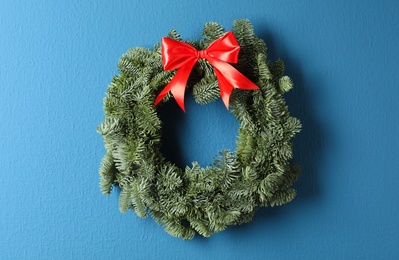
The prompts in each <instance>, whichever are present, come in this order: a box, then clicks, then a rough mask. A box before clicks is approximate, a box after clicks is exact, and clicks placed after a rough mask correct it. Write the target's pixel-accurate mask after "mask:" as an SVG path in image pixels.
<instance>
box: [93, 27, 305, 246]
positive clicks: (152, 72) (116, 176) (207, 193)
mask: <svg viewBox="0 0 399 260" xmlns="http://www.w3.org/2000/svg"><path fill="white" fill-rule="evenodd" d="M232 31H233V33H234V35H235V37H236V39H237V40H238V42H239V44H240V47H241V50H240V52H239V59H238V63H237V64H234V67H235V68H236V69H237V70H238V71H240V72H241V73H242V74H244V75H245V76H246V77H247V78H248V79H249V80H251V81H252V82H254V83H256V85H257V86H258V87H259V90H257V91H246V90H240V89H234V90H233V92H232V94H231V97H230V111H231V112H232V113H233V114H234V115H235V116H236V118H237V120H238V121H239V122H240V127H239V129H238V138H237V142H236V145H237V147H236V150H235V151H234V152H231V151H226V150H224V151H222V152H220V155H219V156H218V157H216V158H215V159H214V162H213V164H212V165H210V166H207V167H205V168H202V167H201V166H200V165H199V164H198V163H197V162H193V163H192V166H191V167H189V166H187V167H186V168H185V169H181V168H179V167H177V166H176V165H174V164H173V163H171V162H169V161H167V160H166V159H165V158H164V156H163V154H162V153H161V150H160V148H161V135H162V122H161V120H160V118H159V116H158V111H157V110H158V109H162V108H161V106H162V103H163V102H167V101H168V100H169V99H170V98H171V97H173V96H172V95H171V94H170V93H168V94H167V95H166V96H165V97H164V98H163V100H162V101H163V102H161V105H159V106H156V107H154V100H155V98H156V96H157V95H158V94H159V93H160V91H161V90H162V89H163V88H164V87H165V85H167V84H168V83H169V82H170V81H171V79H172V78H173V77H174V75H175V73H176V72H175V71H165V70H164V69H163V66H162V56H161V45H160V44H156V45H155V47H154V49H153V50H150V49H146V48H134V49H131V50H129V51H128V52H127V53H126V54H125V55H123V56H122V57H121V58H120V61H119V64H118V67H119V72H120V74H119V75H117V76H115V77H114V78H113V79H112V82H111V84H110V85H109V88H108V90H107V97H106V98H104V112H105V120H104V121H103V122H102V123H101V124H100V126H99V127H98V129H97V131H98V132H99V133H100V134H101V135H103V138H104V142H105V148H106V150H107V152H106V154H105V156H104V158H103V160H102V162H101V166H100V176H101V182H100V187H101V189H102V192H103V193H104V194H109V193H110V192H111V189H112V187H113V186H119V188H120V197H119V204H120V206H119V207H120V210H121V211H122V212H126V211H127V210H128V209H129V208H131V209H133V210H134V212H136V213H137V215H138V216H139V217H146V216H147V214H150V215H152V217H153V218H154V219H155V220H156V222H158V223H159V224H160V225H162V226H164V227H165V230H166V232H168V233H169V234H171V235H172V236H176V237H182V238H183V239H191V238H192V237H193V236H194V235H195V233H198V234H200V235H202V236H205V237H209V236H211V235H212V234H213V233H216V232H219V231H222V230H224V229H226V228H227V227H228V226H232V225H237V224H242V223H246V222H249V221H251V219H252V217H253V215H254V213H255V211H256V210H257V209H258V208H260V207H265V206H276V205H282V204H284V203H287V202H290V201H291V200H292V199H293V198H294V197H295V195H296V191H295V190H294V189H293V188H292V187H291V186H292V184H293V182H294V181H295V180H296V179H297V177H298V175H299V167H298V166H297V165H296V164H294V163H292V162H291V159H292V156H293V153H292V141H291V140H292V138H293V137H294V136H295V134H296V133H298V132H299V131H300V129H301V124H300V121H299V120H298V119H296V118H294V117H291V116H290V114H289V111H288V108H287V106H286V104H285V100H284V97H283V94H284V93H285V92H287V91H289V90H290V89H291V88H292V86H293V84H292V81H291V79H290V78H289V77H288V76H285V75H284V65H283V62H282V61H281V60H277V61H276V62H275V63H271V62H269V61H267V60H266V45H265V43H264V41H263V40H261V39H259V38H257V37H256V36H255V34H254V31H253V28H252V25H251V24H250V22H249V21H247V20H236V21H234V25H233V28H232ZM223 35H225V30H224V29H223V27H221V26H220V25H219V24H217V23H213V22H211V23H206V25H205V28H204V30H203V38H202V39H201V40H200V41H188V42H187V43H188V44H190V45H192V46H194V47H195V48H196V49H197V50H204V49H206V48H207V47H208V46H209V45H210V44H211V43H212V42H213V41H215V40H216V39H219V38H220V37H222V36H223ZM167 37H168V38H171V39H174V40H177V41H182V39H181V37H180V35H179V34H178V33H177V32H176V31H174V30H172V31H171V32H170V33H169V34H168V36H167ZM187 87H188V88H191V89H192V93H193V95H194V98H195V100H196V102H198V103H199V104H207V103H209V102H212V101H215V100H216V99H218V98H219V97H220V94H219V85H218V81H217V78H216V75H215V72H214V68H213V67H212V66H211V65H210V64H209V62H207V61H205V60H203V59H199V60H198V62H197V63H196V65H195V67H194V69H193V70H192V72H191V74H190V77H189V80H188V83H187ZM226 112H227V111H226Z"/></svg>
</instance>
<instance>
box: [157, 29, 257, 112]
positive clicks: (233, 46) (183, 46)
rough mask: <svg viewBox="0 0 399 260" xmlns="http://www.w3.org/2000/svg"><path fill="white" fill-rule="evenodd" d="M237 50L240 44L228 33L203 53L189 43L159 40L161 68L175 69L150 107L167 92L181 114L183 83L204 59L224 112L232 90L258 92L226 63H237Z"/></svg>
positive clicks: (252, 84) (247, 80)
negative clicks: (216, 82) (212, 76)
mask: <svg viewBox="0 0 399 260" xmlns="http://www.w3.org/2000/svg"><path fill="white" fill-rule="evenodd" d="M239 51H240V45H239V44H238V42H237V40H236V38H235V37H234V34H233V33H232V32H228V33H226V34H225V35H224V36H223V37H221V38H219V39H217V40H215V41H214V42H212V43H211V44H210V45H209V46H208V48H207V49H206V50H199V51H198V50H196V49H195V48H194V47H193V46H191V45H190V44H187V43H184V42H179V41H175V40H173V39H170V38H162V65H163V67H164V70H174V69H179V70H178V71H177V72H176V74H175V76H174V77H173V79H172V80H171V81H170V82H169V83H168V85H166V87H165V88H164V89H163V90H162V91H161V93H159V95H158V96H157V98H156V99H155V104H154V106H156V105H157V104H158V103H159V102H161V100H162V99H163V98H164V97H165V96H166V95H167V94H168V92H169V91H171V92H172V94H173V97H174V98H175V100H176V102H177V103H178V104H179V106H180V107H181V109H183V111H184V112H185V111H186V110H185V108H184V92H185V89H186V85H187V80H188V77H189V76H190V72H191V70H192V68H193V67H194V65H195V63H197V60H198V59H201V58H203V59H206V60H207V61H208V62H209V63H210V64H212V66H213V67H214V70H215V73H216V78H217V80H218V83H219V88H220V96H221V97H222V100H223V102H224V104H225V106H226V108H227V109H228V108H229V98H230V94H231V92H232V91H233V88H240V89H245V90H251V89H252V90H255V89H259V88H258V86H256V85H255V84H254V83H252V82H251V81H250V80H249V79H247V78H246V77H245V76H244V75H243V74H241V73H240V72H239V71H238V70H236V69H235V68H234V67H233V66H231V65H230V64H228V63H227V62H229V63H237V62H238V53H239Z"/></svg>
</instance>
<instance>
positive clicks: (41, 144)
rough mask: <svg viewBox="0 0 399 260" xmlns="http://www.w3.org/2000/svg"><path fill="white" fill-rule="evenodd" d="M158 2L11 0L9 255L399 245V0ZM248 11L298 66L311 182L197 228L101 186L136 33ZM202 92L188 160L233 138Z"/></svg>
mask: <svg viewBox="0 0 399 260" xmlns="http://www.w3.org/2000/svg"><path fill="white" fill-rule="evenodd" d="M154 2H155V1H144V0H135V1H94V0H93V1H77V0H74V1H49V0H48V1H46V0H38V1H26V0H18V1H17V0H13V1H1V2H0V115H1V121H0V137H1V142H0V183H1V188H0V259H123V258H125V259H144V258H146V259H212V258H215V259H322V258H325V259H352V258H355V259H363V258H370V259H395V258H396V259H397V255H398V254H399V247H398V244H399V223H398V214H399V203H398V202H397V200H398V199H399V188H398V187H399V175H398V173H399V172H398V168H399V160H398V151H397V149H398V148H399V137H398V132H399V123H398V122H399V121H398V119H397V117H398V112H399V111H398V110H399V104H398V101H397V100H398V94H399V86H398V82H399V70H398V60H399V47H398V46H399V33H398V24H399V16H398V12H399V2H397V1H393V0H392V1H388V0H387V1H377V0H374V1H371V0H370V1H347V0H337V1H316V0H313V1H311V0H308V1H295V2H294V1H281V0H279V1H264V0H258V1H255V0H253V1H238V0H234V1H232V0H230V1H228V0H219V1H210V0H204V1H197V2H195V3H193V2H191V1H181V0H173V1H160V0H159V1H157V2H158V3H154ZM237 18H248V19H250V21H251V22H252V23H253V25H254V27H255V31H256V33H257V35H258V36H259V37H261V38H263V39H264V40H265V41H266V43H267V44H268V47H269V50H268V51H269V59H271V60H275V59H277V58H282V59H283V60H284V61H285V62H286V69H287V74H288V75H290V76H291V77H292V78H293V80H294V82H295V89H294V90H293V91H292V92H290V93H288V94H287V95H286V98H287V102H288V104H289V106H290V111H291V113H292V114H293V115H294V116H297V117H299V118H300V119H301V120H302V123H303V126H304V128H303V131H302V132H301V133H300V134H299V135H298V136H297V138H296V144H295V152H296V153H295V160H297V161H299V162H300V163H301V164H302V169H303V174H302V175H301V178H300V179H299V181H298V182H297V183H296V184H295V187H296V188H297V190H298V197H297V199H296V200H294V201H293V202H292V203H290V204H287V205H285V206H283V207H278V208H272V209H265V210H261V211H259V212H258V214H257V215H256V217H255V219H254V221H253V222H251V223H250V224H246V225H242V226H238V227H233V228H230V229H228V230H226V231H224V232H221V233H219V234H216V235H215V236H213V237H211V238H210V239H204V238H200V237H197V238H195V239H194V240H192V241H183V240H180V239H176V238H173V237H171V236H169V235H168V234H166V233H165V232H164V231H163V229H162V228H161V227H159V226H158V225H157V224H156V223H155V222H154V221H153V220H152V219H151V218H147V219H139V218H138V217H137V216H136V215H134V214H132V213H127V214H121V213H120V212H119V211H118V194H117V192H114V193H113V194H112V195H110V196H109V197H106V196H102V195H101V193H100V190H99V188H98V181H99V176H98V166H99V163H100V160H101V158H102V156H103V154H104V152H105V150H104V148H103V141H102V138H101V136H100V135H98V134H97V133H96V132H95V129H96V127H97V125H98V124H99V123H100V122H101V121H102V120H103V118H104V114H103V111H102V98H103V97H104V95H105V91H106V88H107V85H108V83H109V82H110V80H111V78H112V75H114V74H115V73H117V67H116V65H117V61H118V58H119V57H120V55H121V54H123V53H125V51H126V50H127V49H128V48H131V47H135V46H146V47H152V46H153V44H155V43H156V42H158V41H159V40H160V38H161V37H162V36H164V35H165V34H166V33H167V32H168V31H169V30H170V29H172V28H175V29H177V30H178V31H179V32H180V33H181V35H182V36H183V37H184V38H185V39H195V38H199V37H200V33H201V31H202V27H203V25H204V23H205V22H207V21H216V22H219V23H221V24H223V25H224V26H225V27H226V28H228V29H229V28H230V26H231V24H232V21H233V20H234V19H237ZM188 99H189V98H188ZM187 103H188V104H187V111H188V112H187V114H186V116H187V119H186V120H184V121H183V122H182V127H183V129H186V130H187V131H186V132H185V134H184V135H182V137H181V140H180V141H181V149H182V151H183V152H184V153H185V156H184V158H181V161H180V163H183V164H184V163H188V162H190V161H192V160H199V161H200V162H202V163H204V164H206V163H209V162H210V158H212V156H213V155H214V154H216V152H217V151H218V150H221V149H222V148H223V147H230V148H234V141H235V135H236V131H237V124H236V123H235V122H234V117H232V116H229V115H227V113H225V110H223V105H222V104H221V103H220V102H219V103H215V104H213V105H210V106H205V107H198V106H197V105H195V104H194V103H193V102H192V101H187ZM218 120H222V124H220V127H225V128H217V129H216V130H215V131H213V130H212V129H211V128H209V127H207V128H206V129H205V130H204V131H202V130H198V129H202V127H203V125H204V124H205V125H207V124H212V122H217V121H218ZM204 122H205V123H204ZM190 145H194V146H198V149H192V148H191V147H190Z"/></svg>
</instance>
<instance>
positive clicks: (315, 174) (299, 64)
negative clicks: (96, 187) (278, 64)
mask: <svg viewBox="0 0 399 260" xmlns="http://www.w3.org/2000/svg"><path fill="white" fill-rule="evenodd" d="M265 27H266V26H262V27H261V28H263V32H262V33H261V34H260V35H258V37H260V38H261V39H263V40H265V42H266V46H267V55H268V56H267V59H268V60H269V61H271V62H274V61H276V60H277V59H282V60H283V62H284V65H285V74H286V75H287V76H289V77H290V78H291V79H292V81H293V83H294V88H293V89H292V90H291V91H289V92H288V93H287V94H285V100H286V104H287V105H288V107H289V111H290V114H291V116H294V117H296V118H298V119H300V120H301V123H302V131H301V132H300V133H299V134H297V135H296V137H295V138H294V161H295V162H298V163H299V164H300V166H301V175H300V176H299V179H298V180H297V182H296V183H295V184H294V188H295V189H296V190H297V192H298V194H297V198H296V199H295V200H300V201H308V202H309V201H313V200H317V199H320V197H321V196H322V188H321V187H320V182H319V179H320V178H321V169H322V167H321V166H322V161H323V156H324V151H325V150H326V147H327V146H328V145H329V144H328V143H327V142H326V140H327V136H326V135H327V133H326V129H324V128H323V126H322V125H321V123H320V122H319V121H318V120H317V118H316V115H315V108H314V103H315V102H316V101H315V100H312V97H315V96H317V97H323V96H324V95H322V93H320V92H321V91H322V90H323V86H322V84H323V83H322V82H323V79H322V75H311V77H308V76H306V77H305V78H304V74H303V73H302V68H304V66H305V64H304V62H303V61H302V60H300V59H299V58H297V56H296V55H293V54H292V53H289V52H288V51H287V48H286V47H284V46H286V44H284V43H282V42H280V41H279V43H278V49H279V51H277V49H276V44H274V42H273V36H272V35H273V33H271V32H269V31H267V30H265V29H264V28H265ZM277 52H278V53H279V54H278V55H277ZM309 91H317V92H318V93H310V92H309ZM318 102H323V101H318ZM328 139H330V138H328ZM274 210H275V209H273V211H274ZM271 215H274V213H271Z"/></svg>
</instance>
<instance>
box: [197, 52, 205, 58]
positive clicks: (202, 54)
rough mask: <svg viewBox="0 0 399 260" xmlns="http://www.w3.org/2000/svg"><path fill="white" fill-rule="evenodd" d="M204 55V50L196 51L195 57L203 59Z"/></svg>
mask: <svg viewBox="0 0 399 260" xmlns="http://www.w3.org/2000/svg"><path fill="white" fill-rule="evenodd" d="M206 55H207V53H206V50H199V51H197V58H199V59H205V57H206Z"/></svg>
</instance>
